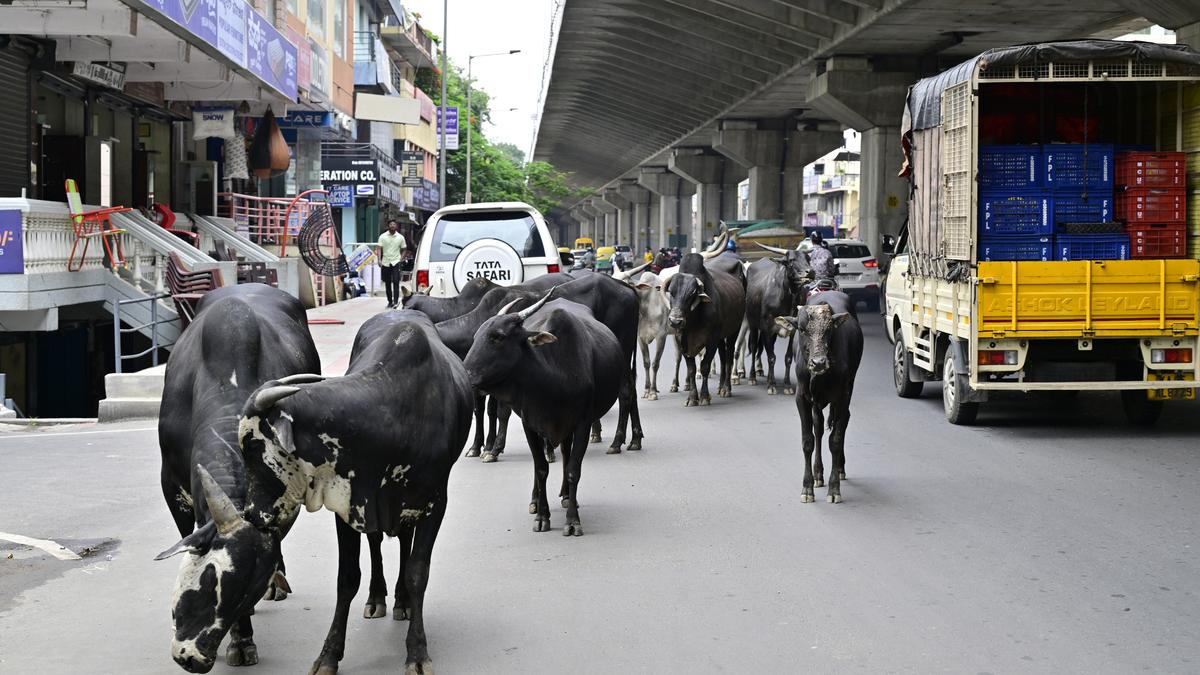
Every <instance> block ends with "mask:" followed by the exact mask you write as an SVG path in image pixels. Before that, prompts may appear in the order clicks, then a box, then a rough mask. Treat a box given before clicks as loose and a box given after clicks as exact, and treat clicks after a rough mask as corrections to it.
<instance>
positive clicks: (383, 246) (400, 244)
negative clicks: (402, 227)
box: [375, 220, 408, 309]
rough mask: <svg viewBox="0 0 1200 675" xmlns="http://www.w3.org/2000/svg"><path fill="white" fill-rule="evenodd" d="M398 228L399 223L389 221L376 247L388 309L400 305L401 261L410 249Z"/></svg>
mask: <svg viewBox="0 0 1200 675" xmlns="http://www.w3.org/2000/svg"><path fill="white" fill-rule="evenodd" d="M398 228H399V223H397V222H396V221H395V220H389V221H388V229H387V232H384V233H383V234H381V235H379V243H378V245H376V247H375V256H376V257H377V258H379V271H380V276H382V277H383V287H384V288H385V289H386V290H387V301H388V309H395V308H396V307H397V306H398V305H399V304H400V261H401V260H402V259H403V258H404V251H405V250H406V249H407V248H408V244H407V242H405V240H404V235H403V234H400V233H399V232H398V231H397V229H398Z"/></svg>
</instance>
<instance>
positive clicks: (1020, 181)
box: [979, 145, 1043, 192]
mask: <svg viewBox="0 0 1200 675" xmlns="http://www.w3.org/2000/svg"><path fill="white" fill-rule="evenodd" d="M1042 171H1043V169H1042V146H1040V145H985V146H983V147H981V148H979V190H980V192H994V191H1011V190H1030V189H1035V190H1036V189H1039V188H1041V187H1042Z"/></svg>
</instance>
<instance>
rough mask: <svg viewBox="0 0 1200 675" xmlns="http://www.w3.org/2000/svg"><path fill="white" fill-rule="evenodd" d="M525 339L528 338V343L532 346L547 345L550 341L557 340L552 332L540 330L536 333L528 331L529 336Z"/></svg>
mask: <svg viewBox="0 0 1200 675" xmlns="http://www.w3.org/2000/svg"><path fill="white" fill-rule="evenodd" d="M526 339H527V340H529V344H531V345H533V346H534V347H541V346H542V345H548V344H550V343H551V342H557V341H558V338H556V337H554V333H547V332H546V331H541V332H538V333H534V332H532V331H530V333H529V337H528V338H526Z"/></svg>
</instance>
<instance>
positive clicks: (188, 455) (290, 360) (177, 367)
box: [158, 284, 321, 672]
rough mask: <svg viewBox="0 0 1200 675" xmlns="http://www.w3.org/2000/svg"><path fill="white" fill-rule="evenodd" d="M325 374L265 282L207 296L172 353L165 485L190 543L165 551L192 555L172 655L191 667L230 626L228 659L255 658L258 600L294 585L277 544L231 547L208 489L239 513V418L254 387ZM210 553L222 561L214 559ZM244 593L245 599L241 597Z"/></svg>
mask: <svg viewBox="0 0 1200 675" xmlns="http://www.w3.org/2000/svg"><path fill="white" fill-rule="evenodd" d="M319 372H321V363H320V359H319V358H318V356H317V349H316V346H315V345H313V340H312V336H311V335H310V334H309V331H308V323H307V318H306V316H305V313H304V306H303V305H302V304H300V301H298V300H296V299H295V298H293V297H291V296H290V295H288V294H287V293H284V292H282V291H279V290H277V289H274V288H271V287H270V286H265V285H262V284H245V285H239V286H231V287H225V288H220V289H217V290H215V291H212V292H211V293H207V294H205V296H204V297H203V298H202V299H201V300H200V303H199V307H198V312H197V314H196V318H195V319H194V320H193V321H192V323H191V325H190V326H188V329H187V330H186V331H184V332H183V335H182V336H181V337H180V338H179V342H178V344H176V345H175V349H174V350H173V351H172V352H171V357H170V359H168V360H167V372H166V377H165V382H164V384H163V397H162V405H161V407H160V408H159V422H158V441H159V448H160V450H161V452H162V476H161V478H162V490H163V496H164V497H165V498H166V500H167V507H168V508H169V509H170V510H171V515H172V517H174V519H175V525H176V527H178V529H179V534H180V536H181V537H184V539H183V542H181V544H184V545H183V546H179V545H177V546H176V547H173V548H171V549H168V551H166V552H165V553H164V554H163V555H162V556H160V558H162V557H167V555H174V554H175V553H182V552H183V551H185V550H186V551H189V552H190V553H192V555H189V556H187V558H186V559H185V560H184V562H183V565H182V567H181V569H180V574H179V579H178V581H177V584H176V589H175V595H174V598H173V600H172V603H171V604H172V615H173V617H174V628H175V636H174V639H173V640H172V644H171V656H172V657H173V658H174V659H175V661H176V662H178V663H179V665H181V666H183V667H184V668H185V669H187V670H189V671H192V672H207V671H208V670H209V669H210V668H212V666H213V662H214V661H215V659H216V653H217V649H218V647H219V646H220V644H221V639H222V638H223V637H224V636H225V632H226V631H229V632H231V633H232V640H231V642H230V645H229V648H228V649H227V650H226V653H225V660H226V662H227V663H229V665H231V666H238V665H253V664H255V663H257V662H258V649H257V647H256V646H255V644H254V640H253V638H252V635H253V629H252V627H251V624H250V614H251V610H252V609H253V607H254V600H255V599H257V598H260V597H263V593H264V591H267V597H268V598H271V599H275V600H282V599H283V598H284V597H286V594H287V592H288V590H289V589H288V588H287V582H286V580H285V579H284V578H283V576H282V574H281V572H277V571H276V562H278V567H279V569H280V570H282V567H283V562H282V559H280V558H279V555H278V554H279V551H278V546H277V545H276V546H273V547H269V548H263V549H255V550H246V549H240V550H239V549H234V548H229V547H228V539H227V537H226V535H227V534H229V533H228V532H224V531H223V532H218V531H217V530H218V527H219V526H218V523H216V522H215V519H214V517H213V516H212V515H211V514H212V512H213V511H214V504H213V499H212V498H211V497H210V498H208V499H206V498H205V495H206V493H207V494H209V495H211V494H214V493H213V488H214V487H215V488H216V489H217V491H218V492H221V493H223V494H222V495H221V496H222V497H223V502H222V503H224V502H229V503H230V504H231V505H232V506H231V507H230V508H232V509H234V510H237V509H239V508H241V506H242V505H243V503H244V500H245V494H246V476H245V468H244V464H243V461H242V454H241V451H240V450H239V449H238V439H237V419H238V413H240V412H241V409H242V406H243V405H244V404H245V402H246V398H247V397H248V396H249V395H250V394H251V392H253V391H254V390H255V389H257V388H258V386H259V385H261V384H262V383H263V382H266V381H268V380H273V379H284V380H287V379H288V378H289V376H293V375H296V374H298V373H319ZM206 488H207V489H206ZM225 495H228V496H227V497H225ZM193 524H194V525H195V527H196V529H195V532H193ZM214 557H215V558H220V559H221V561H223V564H220V565H216V566H211V565H209V564H208V560H210V559H212V558H214ZM247 589H251V590H247ZM218 593H219V597H218V595H217V594H218ZM238 596H242V597H245V598H248V599H247V601H246V602H245V603H243V604H235V603H234V602H233V599H234V598H235V597H238ZM214 604H217V605H219V606H220V611H219V612H217V613H216V614H213V613H207V614H205V613H203V612H199V611H197V607H198V606H202V605H203V606H212V605H214Z"/></svg>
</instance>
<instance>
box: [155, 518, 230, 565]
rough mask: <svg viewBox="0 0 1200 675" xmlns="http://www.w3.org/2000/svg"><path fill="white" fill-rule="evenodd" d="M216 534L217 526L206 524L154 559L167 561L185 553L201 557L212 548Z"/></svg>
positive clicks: (209, 522)
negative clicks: (200, 555)
mask: <svg viewBox="0 0 1200 675" xmlns="http://www.w3.org/2000/svg"><path fill="white" fill-rule="evenodd" d="M216 533H217V524H216V523H214V522H213V521H211V520H210V521H208V522H207V523H205V524H204V527H202V528H200V529H198V530H196V531H195V532H193V533H191V534H189V535H188V536H186V537H184V538H183V539H180V540H179V541H178V542H177V543H176V544H175V545H174V546H172V547H171V548H169V549H167V550H165V551H163V552H162V553H159V554H158V555H156V556H154V559H155V560H166V559H167V558H170V557H171V556H176V555H179V554H180V553H185V552H186V553H195V554H197V555H199V554H201V553H207V552H208V549H209V548H211V547H212V540H213V537H214V536H215V535H216Z"/></svg>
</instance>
